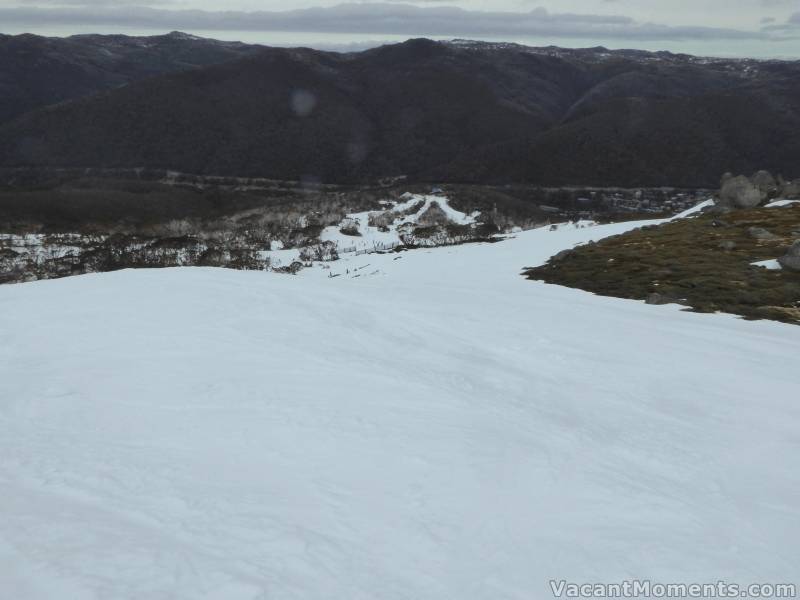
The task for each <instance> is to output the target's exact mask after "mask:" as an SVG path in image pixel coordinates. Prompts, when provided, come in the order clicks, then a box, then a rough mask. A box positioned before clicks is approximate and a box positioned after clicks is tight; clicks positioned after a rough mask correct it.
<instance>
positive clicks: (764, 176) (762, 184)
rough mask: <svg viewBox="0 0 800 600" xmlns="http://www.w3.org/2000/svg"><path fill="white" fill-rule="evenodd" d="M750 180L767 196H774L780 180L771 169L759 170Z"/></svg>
mask: <svg viewBox="0 0 800 600" xmlns="http://www.w3.org/2000/svg"><path fill="white" fill-rule="evenodd" d="M750 182H751V183H752V184H753V185H754V186H755V187H756V189H758V191H759V192H761V193H762V194H765V195H766V197H769V196H771V195H772V196H774V195H775V193H776V191H777V188H778V182H777V181H775V178H774V177H773V176H772V173H770V172H769V171H758V172H757V173H755V174H754V175H753V176H752V177H751V178H750Z"/></svg>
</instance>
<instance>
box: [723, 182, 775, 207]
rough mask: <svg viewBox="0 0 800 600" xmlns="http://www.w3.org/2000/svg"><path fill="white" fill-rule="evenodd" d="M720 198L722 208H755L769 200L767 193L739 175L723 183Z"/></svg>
mask: <svg viewBox="0 0 800 600" xmlns="http://www.w3.org/2000/svg"><path fill="white" fill-rule="evenodd" d="M773 181H774V180H773ZM719 197H720V204H721V205H722V206H730V207H733V208H753V207H755V206H758V205H759V204H761V203H762V202H764V200H766V199H767V193H766V192H763V191H761V189H759V188H758V187H757V186H756V185H755V184H754V183H753V182H752V181H750V180H749V179H748V178H747V177H745V176H744V175H739V176H738V177H733V178H731V179H728V180H726V181H725V182H724V183H723V185H722V189H721V190H720V192H719Z"/></svg>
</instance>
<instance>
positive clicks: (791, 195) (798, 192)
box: [778, 179, 800, 200]
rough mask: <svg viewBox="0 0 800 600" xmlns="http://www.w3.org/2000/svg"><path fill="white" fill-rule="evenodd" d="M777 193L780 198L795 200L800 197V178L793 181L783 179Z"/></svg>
mask: <svg viewBox="0 0 800 600" xmlns="http://www.w3.org/2000/svg"><path fill="white" fill-rule="evenodd" d="M778 195H779V196H780V197H781V198H786V199H788V200H797V199H798V198H800V179H795V180H794V181H784V182H783V183H782V184H781V185H780V186H779V187H778Z"/></svg>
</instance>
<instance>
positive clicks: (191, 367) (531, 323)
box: [0, 224, 800, 600]
mask: <svg viewBox="0 0 800 600" xmlns="http://www.w3.org/2000/svg"><path fill="white" fill-rule="evenodd" d="M632 226H633V225H632V224H620V225H611V226H589V225H588V224H584V226H582V227H580V226H578V227H576V226H572V225H570V226H564V227H560V228H557V229H556V230H555V231H550V230H549V229H540V230H535V231H529V232H525V233H521V234H519V235H518V236H517V237H515V238H510V239H506V240H504V241H501V242H498V243H495V244H475V245H464V246H454V247H447V248H436V249H430V250H417V251H411V252H404V253H399V254H394V253H390V254H380V255H369V256H355V255H349V256H348V257H346V258H344V259H343V260H342V261H339V262H337V263H334V266H333V267H332V268H331V269H330V270H327V269H322V268H313V269H306V270H304V271H302V272H301V273H300V275H298V276H297V277H289V276H281V275H277V274H271V273H263V272H246V271H227V270H217V269H206V268H202V269H199V268H198V269H164V270H138V271H120V272H115V273H106V274H99V275H86V276H81V277H73V278H67V279H61V280H54V281H42V282H34V283H28V284H20V285H10V286H3V287H0V340H2V343H0V489H2V493H0V590H2V593H1V594H0V596H2V597H3V598H14V599H24V600H39V599H58V600H63V599H67V598H69V599H70V600H84V599H95V598H102V599H104V600H106V599H114V600H118V599H131V600H133V599H135V600H142V599H145V598H146V599H148V600H163V599H167V598H169V599H186V600H196V599H200V598H210V599H212V598H213V599H214V600H240V599H253V600H255V599H270V600H272V599H276V600H277V599H281V600H284V599H290V598H292V599H304V600H312V599H313V600H317V599H325V600H327V599H330V598H341V599H347V600H377V599H381V600H389V599H391V600H399V599H403V600H406V599H414V600H434V599H435V600H443V599H459V600H470V599H476V600H478V599H479V600H485V599H487V598H492V599H494V600H502V599H519V600H522V599H526V600H527V599H532V598H533V599H541V598H547V597H550V596H551V592H550V586H549V584H548V581H549V580H550V579H557V580H561V579H566V580H569V581H575V582H586V581H589V582H591V581H599V582H614V581H618V580H621V579H626V578H640V579H651V580H654V581H661V582H672V581H686V582H701V583H702V582H716V581H717V580H726V581H728V582H741V583H749V582H763V581H774V582H783V581H791V580H792V579H793V578H794V579H796V577H797V575H798V571H797V565H798V564H800V545H798V543H797V539H798V534H800V503H798V498H799V497H800V471H799V470H798V469H797V465H798V459H799V458H800V455H799V454H798V453H799V452H800V437H798V431H800V405H798V402H797V399H798V397H800V393H799V392H800V374H798V370H797V369H796V368H793V365H792V362H791V361H794V360H795V357H796V356H797V355H798V351H800V329H799V328H797V327H794V326H790V325H783V324H779V323H774V322H766V321H760V322H749V321H744V320H741V319H737V318H735V317H732V316H728V315H699V314H693V313H687V312H682V311H680V310H679V308H678V307H676V306H648V305H645V304H643V303H639V302H634V301H627V300H618V299H613V298H604V297H597V296H593V295H590V294H587V293H585V292H581V291H578V290H573V289H566V288H561V287H556V286H550V285H545V284H540V283H537V282H530V281H527V280H525V279H523V278H522V277H521V276H520V275H519V274H520V271H521V269H522V268H523V267H525V266H533V265H535V264H538V263H541V262H543V261H545V260H546V259H547V258H548V257H549V256H550V255H552V254H553V253H555V252H557V251H558V250H561V249H564V248H568V247H571V246H572V245H573V244H576V243H582V242H586V241H588V240H590V239H596V238H599V237H602V236H604V235H610V234H614V233H620V232H622V231H624V230H625V229H626V228H629V227H632ZM334 270H336V271H337V272H339V273H341V274H342V276H341V277H330V276H329V275H328V274H329V273H330V272H331V271H334ZM355 275H359V277H357V278H356V277H355ZM370 275H371V276H370Z"/></svg>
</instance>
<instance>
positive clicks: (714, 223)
mask: <svg viewBox="0 0 800 600" xmlns="http://www.w3.org/2000/svg"><path fill="white" fill-rule="evenodd" d="M711 226H712V227H730V226H731V224H730V223H728V222H727V221H723V220H722V219H714V220H713V221H711Z"/></svg>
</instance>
